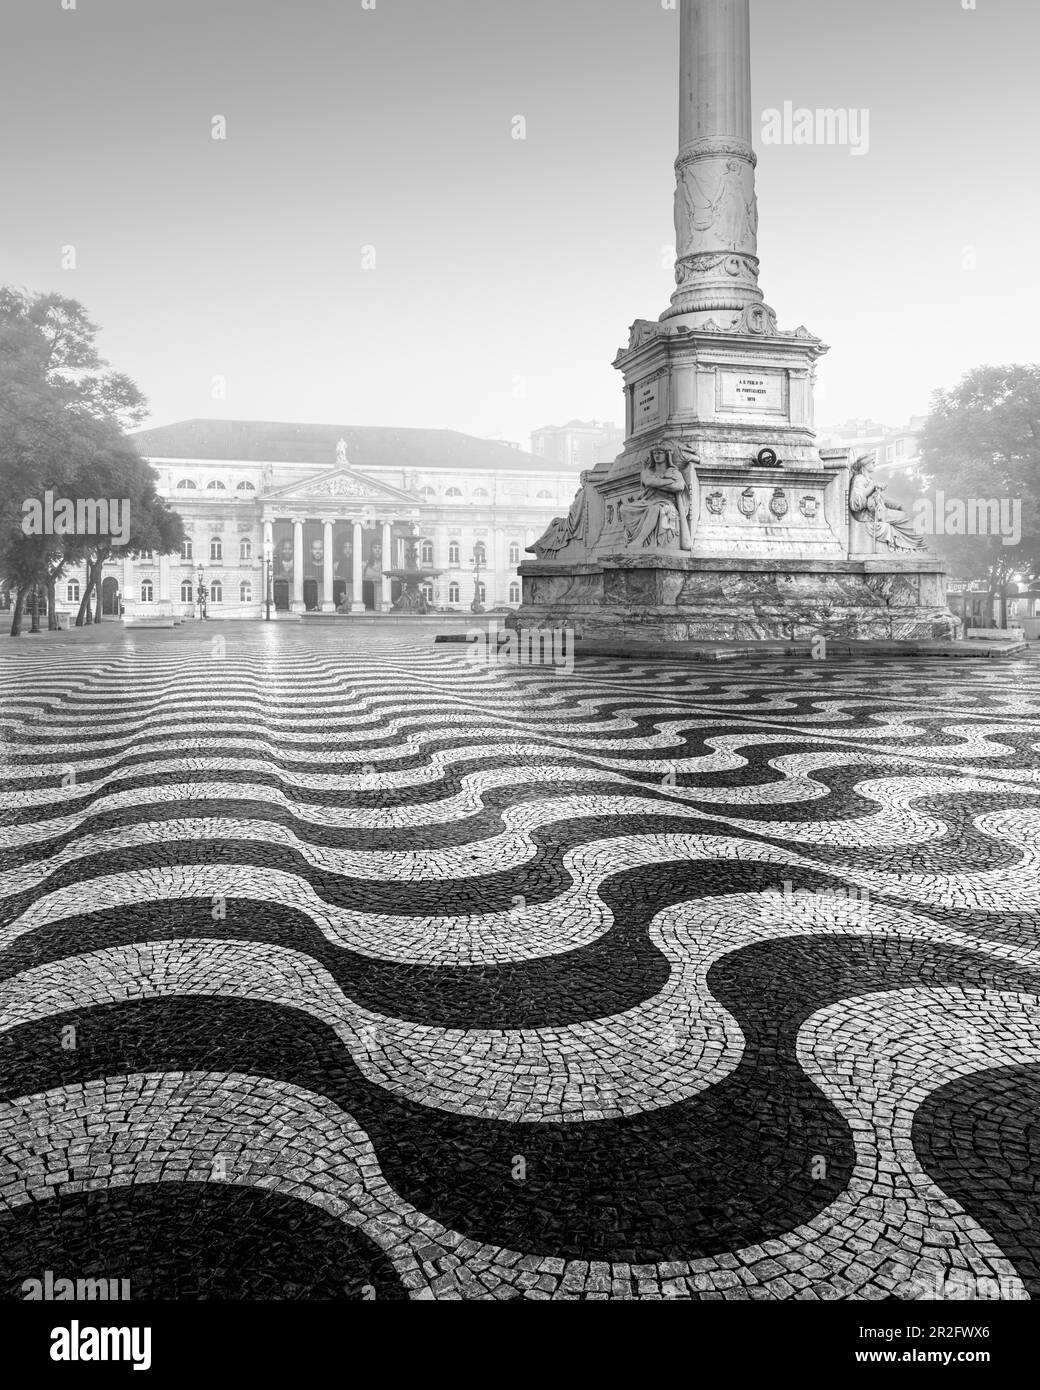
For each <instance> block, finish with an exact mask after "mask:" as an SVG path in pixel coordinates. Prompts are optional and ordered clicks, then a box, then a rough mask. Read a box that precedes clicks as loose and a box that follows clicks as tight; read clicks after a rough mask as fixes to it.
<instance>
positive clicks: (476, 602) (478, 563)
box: [469, 545, 485, 613]
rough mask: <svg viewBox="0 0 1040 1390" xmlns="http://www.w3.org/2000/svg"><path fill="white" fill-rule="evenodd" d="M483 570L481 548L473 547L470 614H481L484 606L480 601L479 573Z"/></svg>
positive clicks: (482, 552)
mask: <svg viewBox="0 0 1040 1390" xmlns="http://www.w3.org/2000/svg"><path fill="white" fill-rule="evenodd" d="M483 568H484V551H483V549H482V547H481V546H479V545H475V546H474V547H473V602H472V603H471V604H470V606H469V611H470V612H471V613H483V612H484V611H485V610H484V605H483V604H482V603H481V601H480V572H481V570H482V569H483Z"/></svg>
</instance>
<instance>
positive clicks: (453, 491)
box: [444, 487, 462, 501]
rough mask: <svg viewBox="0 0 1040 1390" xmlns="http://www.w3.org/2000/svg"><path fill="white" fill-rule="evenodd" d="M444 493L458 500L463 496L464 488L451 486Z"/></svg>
mask: <svg viewBox="0 0 1040 1390" xmlns="http://www.w3.org/2000/svg"><path fill="white" fill-rule="evenodd" d="M444 495H445V497H451V498H452V499H453V500H456V501H457V500H458V498H460V497H461V496H462V489H461V488H460V487H450V488H448V490H447V492H446V493H445V494H444Z"/></svg>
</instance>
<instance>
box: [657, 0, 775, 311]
mask: <svg viewBox="0 0 1040 1390" xmlns="http://www.w3.org/2000/svg"><path fill="white" fill-rule="evenodd" d="M681 6H682V8H681V12H680V20H679V23H680V39H679V48H680V57H679V157H678V159H677V160H676V162H675V172H676V192H675V254H676V262H675V283H676V286H677V288H676V291H675V293H674V294H673V295H672V304H671V308H670V309H668V310H666V312H665V314H664V315H663V317H664V318H672V317H674V316H675V315H678V314H696V315H699V318H698V319H696V320H693V321H691V323H690V326H691V327H700V326H702V325H703V324H704V323H705V322H707V320H708V319H714V320H715V322H716V323H717V324H718V325H719V327H722V328H734V327H735V328H738V329H741V330H743V331H747V332H754V333H763V332H775V330H776V320H775V316H773V315H772V311H771V310H770V309H768V308H767V306H765V305H764V304H763V303H762V291H761V290H760V289H759V288H758V200H757V198H756V196H755V165H756V164H757V162H758V160H757V158H756V156H755V152H754V150H753V149H752V147H751V138H752V131H751V120H752V117H751V22H750V15H749V0H681Z"/></svg>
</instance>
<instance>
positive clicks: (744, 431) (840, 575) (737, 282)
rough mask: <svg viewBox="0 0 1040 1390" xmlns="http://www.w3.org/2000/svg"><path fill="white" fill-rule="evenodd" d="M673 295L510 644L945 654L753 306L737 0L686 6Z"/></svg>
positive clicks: (533, 582) (914, 560)
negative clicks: (621, 443)
mask: <svg viewBox="0 0 1040 1390" xmlns="http://www.w3.org/2000/svg"><path fill="white" fill-rule="evenodd" d="M680 22H681V30H680V49H681V52H680V106H679V157H678V159H677V160H676V166H675V167H676V195H675V232H676V268H675V279H676V289H675V292H674V294H673V295H672V299H671V303H670V305H669V307H668V308H667V309H666V310H665V312H664V313H663V314H662V315H661V317H660V319H658V320H649V319H640V320H637V321H636V323H634V324H633V326H632V329H631V335H630V338H629V343H628V347H627V348H625V349H623V350H622V351H620V352H619V353H618V355H617V358H616V359H615V362H614V366H615V367H616V368H617V369H618V370H619V371H620V372H621V373H622V375H623V377H624V383H625V386H624V389H625V417H626V431H625V436H626V437H625V448H624V451H623V452H622V454H621V455H620V457H619V458H617V459H616V460H614V461H613V462H612V463H601V464H599V465H598V466H597V467H596V469H595V470H594V471H593V472H592V473H588V474H583V475H582V487H581V490H580V491H579V493H578V495H577V496H576V497H575V499H574V503H573V504H572V506H571V509H570V512H569V513H568V515H567V516H566V517H558V518H556V520H554V522H553V523H552V525H551V526H550V527H549V529H548V531H547V532H546V533H545V535H544V536H542V537H541V539H540V540H539V541H537V542H536V543H535V545H534V546H532V547H530V551H531V553H533V554H534V555H535V557H536V559H535V561H534V562H533V563H530V564H525V565H523V566H522V567H521V569H520V575H521V577H522V580H523V604H522V606H521V608H520V609H519V611H518V612H517V613H516V614H514V615H513V616H512V617H511V618H510V619H509V622H508V625H509V626H510V627H516V628H520V629H524V628H532V627H534V628H561V627H562V628H572V629H574V630H575V631H577V632H579V633H580V634H582V635H586V636H590V637H591V636H602V637H621V636H625V637H627V638H630V639H637V640H638V639H639V638H644V639H645V640H651V641H683V640H699V641H703V640H726V641H733V640H775V639H812V638H815V637H829V638H835V639H838V638H848V639H874V638H878V639H884V640H888V641H891V640H896V641H903V640H906V641H910V640H914V641H920V640H922V639H928V638H935V639H949V638H954V637H956V636H957V635H958V633H959V626H960V625H959V623H958V620H957V619H956V618H954V616H953V615H952V614H951V613H950V612H949V610H948V609H947V607H946V577H945V575H944V573H943V569H942V565H941V563H940V561H939V560H938V559H937V558H936V557H935V556H933V555H930V554H929V553H928V552H927V551H925V550H924V548H923V545H922V543H921V542H920V540H919V538H918V537H916V536H915V535H914V534H913V531H912V527H911V526H910V523H909V519H908V518H907V517H905V516H904V515H903V513H902V512H901V511H900V509H899V508H897V507H892V506H891V505H889V504H888V503H887V502H886V500H885V497H884V491H883V489H882V488H880V487H879V486H878V485H877V484H875V483H874V481H873V479H872V477H871V476H870V467H871V465H870V464H868V463H867V462H865V461H862V460H861V461H856V462H854V461H853V460H852V458H851V457H850V455H849V453H848V452H847V451H829V452H828V451H825V452H822V453H821V452H820V451H819V449H818V448H817V446H816V436H815V433H814V428H813V424H814V419H813V390H814V386H815V382H816V369H817V363H818V362H819V359H820V358H821V357H822V356H823V355H824V354H825V353H826V352H828V351H829V349H828V348H827V346H826V345H825V344H824V343H823V342H821V341H820V339H819V338H817V337H814V335H813V334H812V333H810V332H809V330H808V329H807V328H804V327H800V328H797V329H795V330H794V331H793V332H782V331H781V330H780V329H779V328H778V327H777V322H776V315H775V313H774V312H773V310H772V309H771V308H770V307H769V306H768V305H767V304H766V303H765V301H764V298H763V295H762V291H761V289H760V288H759V284H758V276H759V261H758V203H757V198H756V194H755V168H756V165H757V162H758V161H757V158H756V156H755V153H754V150H753V148H752V144H751V132H752V105H751V51H750V37H749V5H748V0H682V9H681V15H680Z"/></svg>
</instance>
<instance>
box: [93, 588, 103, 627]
mask: <svg viewBox="0 0 1040 1390" xmlns="http://www.w3.org/2000/svg"><path fill="white" fill-rule="evenodd" d="M101 603H102V599H101V585H100V584H99V585H98V586H97V607H96V608H95V610H94V621H95V622H96V623H99V622H100V621H101Z"/></svg>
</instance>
